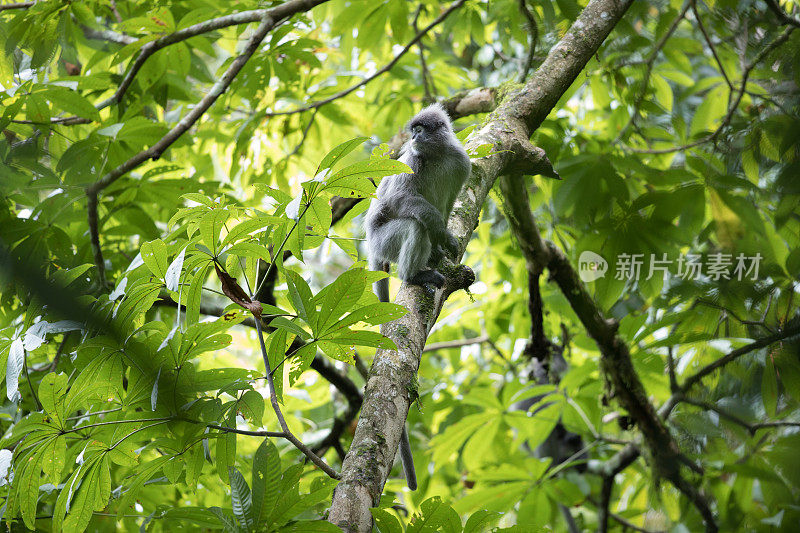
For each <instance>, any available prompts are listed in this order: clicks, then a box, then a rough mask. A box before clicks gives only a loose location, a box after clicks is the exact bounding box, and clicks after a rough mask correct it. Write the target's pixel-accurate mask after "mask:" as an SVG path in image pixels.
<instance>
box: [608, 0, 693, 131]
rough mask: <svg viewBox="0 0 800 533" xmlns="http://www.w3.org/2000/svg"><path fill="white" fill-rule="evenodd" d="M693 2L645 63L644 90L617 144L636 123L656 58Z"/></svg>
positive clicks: (672, 25)
mask: <svg viewBox="0 0 800 533" xmlns="http://www.w3.org/2000/svg"><path fill="white" fill-rule="evenodd" d="M693 2H694V0H686V1H685V2H684V3H683V7H681V10H680V12H679V13H678V16H677V17H675V20H673V21H672V24H671V25H670V27H669V29H667V32H666V33H665V34H664V35H663V36H662V37H661V39H659V40H658V42H657V43H656V45H655V46H654V47H653V51H652V52H651V53H650V57H648V58H647V62H646V63H645V72H644V77H643V78H642V89H641V90H640V91H639V94H638V96H637V97H636V99H635V100H634V101H633V111H632V112H631V117H630V118H629V119H628V122H627V123H626V124H625V125H624V126H623V127H622V129H621V130H620V131H619V133H618V134H617V138H616V139H614V142H615V143H616V142H617V141H619V140H620V139H622V137H623V136H624V135H625V133H627V131H628V130H629V129H630V127H631V126H633V125H634V123H635V122H636V119H637V118H638V116H639V107H640V106H641V105H642V102H643V101H644V97H645V96H646V95H647V86H648V85H649V81H650V74H652V72H653V67H654V66H655V62H656V58H658V54H659V52H661V49H662V48H664V45H665V44H667V41H668V40H669V38H670V37H672V34H673V33H675V30H677V29H678V26H679V25H680V23H681V21H683V19H684V18H686V12H687V11H688V10H689V7H690V6H691V5H692V3H693Z"/></svg>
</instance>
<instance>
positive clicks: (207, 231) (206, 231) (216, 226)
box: [199, 208, 230, 256]
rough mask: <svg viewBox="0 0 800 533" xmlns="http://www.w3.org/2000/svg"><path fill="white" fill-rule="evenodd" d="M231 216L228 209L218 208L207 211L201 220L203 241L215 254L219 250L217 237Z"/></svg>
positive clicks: (201, 237)
mask: <svg viewBox="0 0 800 533" xmlns="http://www.w3.org/2000/svg"><path fill="white" fill-rule="evenodd" d="M229 216H230V212H229V211H228V210H227V209H222V208H216V209H213V210H212V211H211V212H209V213H206V214H205V215H204V216H203V218H202V219H201V220H200V228H199V229H200V239H201V242H202V243H203V244H205V245H206V246H208V247H209V248H210V249H211V251H212V252H213V253H214V255H215V256H216V255H217V253H218V250H219V248H217V239H218V238H219V234H220V231H222V227H223V226H224V225H225V222H226V221H227V220H228V217H229Z"/></svg>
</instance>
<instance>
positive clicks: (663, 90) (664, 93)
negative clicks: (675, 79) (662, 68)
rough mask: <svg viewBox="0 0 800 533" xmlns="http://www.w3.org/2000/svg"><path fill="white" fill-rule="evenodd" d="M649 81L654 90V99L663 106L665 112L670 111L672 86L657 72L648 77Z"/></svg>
mask: <svg viewBox="0 0 800 533" xmlns="http://www.w3.org/2000/svg"><path fill="white" fill-rule="evenodd" d="M650 83H651V84H652V86H653V90H654V91H655V96H656V100H657V101H658V103H659V104H661V107H663V108H664V109H665V110H666V111H667V112H669V113H671V112H672V87H670V86H669V83H667V80H665V79H664V78H662V77H661V76H659V75H658V74H653V75H652V76H651V77H650Z"/></svg>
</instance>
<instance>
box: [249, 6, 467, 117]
mask: <svg viewBox="0 0 800 533" xmlns="http://www.w3.org/2000/svg"><path fill="white" fill-rule="evenodd" d="M465 1H466V0H457V1H456V2H454V3H453V4H451V5H450V7H448V8H447V9H446V10H445V11H444V12H443V13H442V14H441V15H439V16H438V17H436V19H435V20H434V21H433V22H431V23H430V24H428V25H427V26H426V27H425V28H423V29H422V31H420V32H418V33H417V35H416V36H414V38H413V39H411V40H410V41H409V42H408V44H407V45H405V46H404V47H403V49H402V50H400V52H398V53H397V55H396V56H394V58H392V60H391V61H389V62H388V63H387V64H386V65H384V66H383V67H382V68H380V69H378V70H377V71H375V72H374V73H373V74H372V75H370V76H367V77H366V78H364V79H363V80H361V81H360V82H358V83H356V84H355V85H352V86H351V87H349V88H347V89H344V90H343V91H339V92H338V93H336V94H334V95H332V96H329V97H328V98H325V99H323V100H319V101H318V102H312V103H310V104H308V105H305V106H302V107H297V108H295V109H289V110H287V111H269V112H267V113H264V114H263V116H264V117H277V116H282V115H294V114H296V113H302V112H303V111H308V110H310V109H316V108H318V107H322V106H324V105H326V104H329V103H331V102H333V101H335V100H338V99H339V98H343V97H345V96H347V95H348V94H350V93H352V92H353V91H356V90H358V89H359V88H361V87H363V86H364V85H366V84H368V83H369V82H371V81H372V80H374V79H375V78H377V77H378V76H381V75H382V74H385V73H386V72H388V71H390V70H391V69H392V67H394V66H395V65H396V64H397V62H398V61H400V59H401V58H402V57H403V56H404V55H405V54H406V53H407V52H408V51H409V50H410V49H411V47H413V46H414V45H415V44H417V43H418V42H419V40H420V39H422V38H423V37H424V36H425V35H426V34H427V33H428V32H429V31H430V30H431V29H433V28H434V27H436V26H437V25H439V24H440V23H441V22H442V21H444V19H446V18H447V17H448V16H449V15H450V13H452V12H453V11H455V10H456V9H458V8H459V7H461V5H462V4H463V3H464V2H465Z"/></svg>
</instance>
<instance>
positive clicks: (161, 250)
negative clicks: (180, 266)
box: [140, 239, 167, 280]
mask: <svg viewBox="0 0 800 533" xmlns="http://www.w3.org/2000/svg"><path fill="white" fill-rule="evenodd" d="M140 253H141V254H142V261H144V264H145V265H147V268H148V269H150V272H151V273H152V274H153V275H154V276H155V277H157V278H158V279H161V280H163V279H164V276H166V274H167V245H166V244H165V243H164V241H162V240H161V239H156V240H154V241H149V242H146V243H144V244H143V245H142V248H141V250H140Z"/></svg>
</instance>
